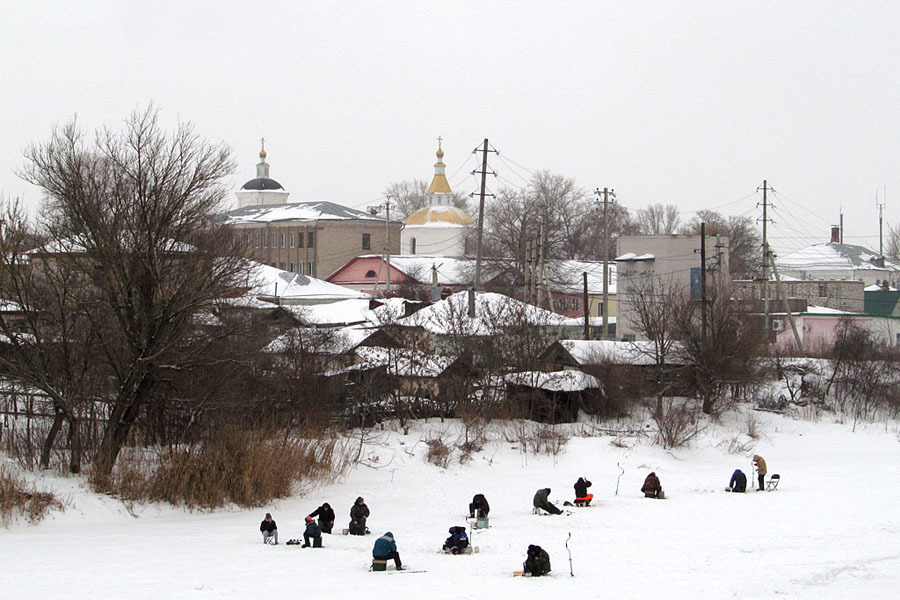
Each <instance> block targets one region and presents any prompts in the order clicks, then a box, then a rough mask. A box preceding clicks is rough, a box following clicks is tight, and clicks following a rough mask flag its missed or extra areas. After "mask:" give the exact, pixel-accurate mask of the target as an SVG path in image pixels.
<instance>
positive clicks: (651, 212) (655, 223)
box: [637, 204, 681, 235]
mask: <svg viewBox="0 0 900 600" xmlns="http://www.w3.org/2000/svg"><path fill="white" fill-rule="evenodd" d="M680 221H681V217H680V216H679V211H678V207H677V206H675V205H674V204H666V205H663V204H650V205H648V206H647V207H646V208H641V209H638V211H637V222H638V226H639V227H640V229H641V233H643V234H645V235H667V234H670V233H675V231H676V230H677V229H678V225H679V222H680Z"/></svg>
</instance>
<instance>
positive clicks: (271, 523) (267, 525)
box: [259, 513, 278, 544]
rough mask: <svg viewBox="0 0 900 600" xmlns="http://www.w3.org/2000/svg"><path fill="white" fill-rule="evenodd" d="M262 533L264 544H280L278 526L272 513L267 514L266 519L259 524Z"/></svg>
mask: <svg viewBox="0 0 900 600" xmlns="http://www.w3.org/2000/svg"><path fill="white" fill-rule="evenodd" d="M259 530H260V531H261V532H262V538H263V544H278V525H276V524H275V519H273V518H272V513H266V518H265V519H263V520H262V523H260V524H259Z"/></svg>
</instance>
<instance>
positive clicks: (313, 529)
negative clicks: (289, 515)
mask: <svg viewBox="0 0 900 600" xmlns="http://www.w3.org/2000/svg"><path fill="white" fill-rule="evenodd" d="M310 546H313V547H319V548H321V547H322V528H321V527H320V526H319V524H318V523H316V522H315V521H314V520H313V518H312V517H309V516H307V517H306V530H305V531H304V532H303V548H309V547H310Z"/></svg>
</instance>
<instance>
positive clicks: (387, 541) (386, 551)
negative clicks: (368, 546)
mask: <svg viewBox="0 0 900 600" xmlns="http://www.w3.org/2000/svg"><path fill="white" fill-rule="evenodd" d="M372 558H375V559H378V560H387V559H389V558H393V559H394V564H395V565H396V566H397V570H398V571H402V570H403V563H401V562H400V553H399V552H397V542H395V541H394V534H393V533H391V532H390V531H388V532H386V533H385V534H384V535H383V536H381V537H380V538H378V539H377V540H375V546H374V547H373V548H372Z"/></svg>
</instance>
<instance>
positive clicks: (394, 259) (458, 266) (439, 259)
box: [379, 254, 475, 286]
mask: <svg viewBox="0 0 900 600" xmlns="http://www.w3.org/2000/svg"><path fill="white" fill-rule="evenodd" d="M380 256H381V255H379V257H380ZM391 266H392V267H396V268H397V269H399V270H400V271H402V272H403V273H404V274H406V275H407V276H408V277H411V278H412V279H415V280H417V281H420V282H422V283H431V268H432V266H436V267H437V276H438V285H442V286H443V285H466V284H470V283H472V280H473V278H474V276H475V261H474V260H471V259H468V258H464V257H456V258H454V257H450V256H433V255H425V254H412V255H402V256H391Z"/></svg>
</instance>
